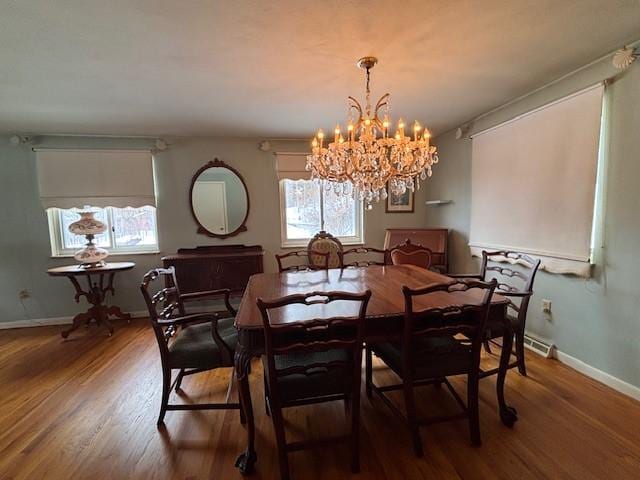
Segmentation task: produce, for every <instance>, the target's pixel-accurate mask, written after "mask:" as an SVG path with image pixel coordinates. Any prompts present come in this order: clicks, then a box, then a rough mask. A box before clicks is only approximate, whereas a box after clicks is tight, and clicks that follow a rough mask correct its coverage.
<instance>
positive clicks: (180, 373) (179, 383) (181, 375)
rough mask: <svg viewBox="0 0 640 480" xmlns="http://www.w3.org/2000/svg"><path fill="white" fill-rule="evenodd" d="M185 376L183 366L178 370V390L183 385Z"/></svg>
mask: <svg viewBox="0 0 640 480" xmlns="http://www.w3.org/2000/svg"><path fill="white" fill-rule="evenodd" d="M183 378H184V368H181V369H180V372H178V378H176V392H177V391H178V390H180V385H182V379H183Z"/></svg>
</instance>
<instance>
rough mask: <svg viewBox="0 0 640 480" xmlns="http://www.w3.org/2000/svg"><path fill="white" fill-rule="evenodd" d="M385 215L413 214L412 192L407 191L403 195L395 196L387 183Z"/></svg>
mask: <svg viewBox="0 0 640 480" xmlns="http://www.w3.org/2000/svg"><path fill="white" fill-rule="evenodd" d="M387 192H389V196H388V197H387V208H386V209H385V211H386V212H387V213H412V212H413V192H412V191H411V190H408V189H407V191H406V192H404V193H403V194H400V195H396V194H394V193H392V192H391V189H390V188H389V184H388V183H387Z"/></svg>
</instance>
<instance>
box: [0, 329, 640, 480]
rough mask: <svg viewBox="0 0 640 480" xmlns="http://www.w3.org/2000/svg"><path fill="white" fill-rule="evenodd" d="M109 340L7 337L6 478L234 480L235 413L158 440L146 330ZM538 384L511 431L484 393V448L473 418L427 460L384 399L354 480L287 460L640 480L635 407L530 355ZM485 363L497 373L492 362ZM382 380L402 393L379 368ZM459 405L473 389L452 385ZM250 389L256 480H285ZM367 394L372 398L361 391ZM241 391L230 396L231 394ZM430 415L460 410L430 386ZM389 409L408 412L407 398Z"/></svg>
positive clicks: (1, 355)
mask: <svg viewBox="0 0 640 480" xmlns="http://www.w3.org/2000/svg"><path fill="white" fill-rule="evenodd" d="M116 326H117V328H116V333H115V334H114V335H113V337H107V336H106V335H105V334H104V332H103V331H102V330H100V329H97V328H95V327H93V328H89V329H86V330H80V331H79V332H78V333H74V334H73V335H72V336H71V338H70V339H69V340H67V341H63V340H62V339H61V338H60V336H59V327H39V328H32V329H20V330H6V331H3V332H2V334H1V335H0V385H2V389H1V390H0V392H1V393H0V396H1V398H0V401H1V404H2V406H3V408H2V409H0V451H1V452H2V455H0V479H2V480H4V479H12V480H13V479H15V480H18V479H25V480H26V479H29V480H32V479H40V478H42V479H67V478H73V479H74V480H75V479H87V480H97V479H102V478H114V479H189V480H196V479H210V478H216V479H234V478H241V476H240V475H239V473H238V471H237V470H236V469H235V468H234V466H233V463H234V461H235V458H236V456H237V455H238V453H239V452H240V451H241V450H242V448H243V446H244V441H245V438H246V436H245V430H244V428H243V427H242V426H241V425H240V423H239V416H238V412H237V411H226V412H222V411H218V412H212V411H208V412H168V413H167V417H166V428H165V429H162V430H158V429H156V426H155V420H156V417H157V414H158V407H159V401H160V378H161V377H160V374H161V370H160V360H159V355H158V347H157V345H156V343H155V339H154V337H153V333H152V331H151V329H150V328H149V326H148V325H147V323H146V322H145V321H144V320H134V321H132V322H131V324H126V323H118V324H117V325H116ZM528 360H529V363H528V367H529V376H528V377H527V378H524V377H521V376H519V375H518V374H517V373H516V372H515V371H511V373H510V374H509V376H508V380H507V395H508V400H509V402H510V403H512V404H513V405H514V406H515V407H516V408H517V409H518V412H519V415H520V420H519V421H518V423H517V424H516V426H515V427H514V428H513V429H509V428H506V427H505V426H503V425H502V424H501V423H500V421H499V419H498V416H497V411H496V410H497V406H496V399H495V378H490V379H485V380H483V381H482V382H481V388H480V413H481V431H482V441H483V443H482V446H481V447H479V448H474V447H471V446H470V445H469V434H468V429H467V424H466V422H464V421H459V422H450V423H446V424H439V425H433V426H430V427H428V428H424V429H422V437H423V441H424V445H425V457H424V458H423V459H416V458H415V457H414V456H413V451H412V448H411V442H410V439H409V435H408V433H407V431H406V429H405V428H404V427H403V425H402V424H401V423H400V422H399V421H398V419H397V418H396V417H394V416H393V415H392V414H391V412H390V411H389V410H388V409H387V408H386V407H385V406H384V405H383V404H382V402H381V401H380V400H379V399H377V398H375V397H374V398H373V399H371V400H369V399H367V398H366V396H364V395H363V397H362V408H361V412H362V454H361V459H362V460H361V463H362V471H361V473H360V474H358V475H351V473H350V471H349V455H348V452H347V451H345V450H344V449H341V448H322V449H318V450H315V451H302V452H296V453H294V454H292V455H291V456H290V464H291V473H292V476H293V478H299V479H305V480H315V479H322V480H324V479H334V478H335V479H343V478H352V477H353V478H357V479H363V480H364V479H366V480H396V479H397V480H400V479H407V478H411V479H427V478H428V479H457V480H460V479H464V480H467V479H484V478H486V479H494V478H503V479H541V478H549V479H556V478H562V479H565V478H566V479H576V480H577V479H580V480H585V479H600V478H616V479H626V478H629V479H634V478H640V404H639V403H638V402H636V401H634V400H632V399H630V398H628V397H625V396H623V395H620V394H618V393H617V392H614V391H613V390H611V389H609V388H608V387H606V386H604V385H602V384H600V383H598V382H596V381H594V380H592V379H589V378H586V377H584V376H582V375H580V374H579V373H577V372H575V371H573V370H571V369H569V368H567V367H565V366H563V365H561V364H559V363H558V362H556V361H552V360H544V359H541V358H539V357H536V356H535V355H530V356H529V357H528ZM483 363H485V364H487V365H489V364H493V363H495V359H494V358H491V357H487V358H485V359H483ZM375 366H376V371H375V378H376V382H377V383H380V384H385V383H392V382H395V381H396V379H394V377H393V374H392V373H390V372H389V370H388V369H386V368H385V367H384V366H383V365H381V364H379V363H378V362H376V363H375ZM230 375H231V372H230V370H225V371H217V372H209V373H203V374H199V375H195V376H192V377H187V378H186V379H185V381H184V383H183V389H184V391H185V392H186V393H185V394H184V395H182V401H184V402H193V401H219V400H221V399H222V398H224V395H225V392H226V388H227V384H228V381H229V379H230ZM453 383H454V385H455V386H456V388H457V389H458V390H459V391H460V392H461V393H463V394H464V392H465V381H464V379H455V381H454V382H453ZM251 388H252V393H253V398H254V410H255V414H256V428H257V434H256V442H257V448H258V454H259V460H258V463H257V471H256V473H255V474H254V475H253V477H252V478H255V479H276V478H278V469H277V458H276V454H275V442H274V438H273V430H272V425H271V420H270V418H269V417H267V416H266V415H265V412H264V405H263V400H262V369H261V366H260V363H259V362H255V363H254V368H253V373H252V376H251ZM363 393H364V392H363ZM235 394H236V392H235V391H234V395H235ZM417 399H418V403H419V405H420V412H421V413H422V414H437V413H438V412H442V411H451V410H452V409H455V408H456V405H455V403H453V400H452V399H451V397H450V396H449V394H448V393H447V391H446V389H444V388H441V389H438V388H435V387H423V388H421V389H419V391H418V395H417ZM394 401H395V402H396V403H397V404H398V405H399V406H401V405H402V396H401V394H397V395H395V396H394ZM344 418H345V416H344V409H343V406H342V404H341V403H334V404H326V405H319V406H310V407H299V408H295V409H291V410H290V411H288V412H287V413H286V419H287V432H288V438H289V439H290V440H295V439H301V438H309V437H317V436H321V435H325V434H336V433H339V432H341V431H342V430H343V429H344V428H345V427H346V425H345V422H344V421H343V420H344Z"/></svg>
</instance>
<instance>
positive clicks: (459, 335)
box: [402, 280, 497, 374]
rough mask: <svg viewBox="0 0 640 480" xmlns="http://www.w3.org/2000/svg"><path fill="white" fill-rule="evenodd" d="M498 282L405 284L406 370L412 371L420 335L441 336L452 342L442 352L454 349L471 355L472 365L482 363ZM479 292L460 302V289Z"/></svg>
mask: <svg viewBox="0 0 640 480" xmlns="http://www.w3.org/2000/svg"><path fill="white" fill-rule="evenodd" d="M496 286H497V281H496V280H492V281H491V282H489V283H487V282H481V281H479V280H461V281H458V282H455V283H452V284H449V285H445V284H437V285H432V286H428V287H423V288H419V289H411V288H409V287H406V286H404V287H402V293H403V294H404V303H405V314H404V330H403V334H402V346H403V348H402V353H403V358H402V364H403V372H406V373H407V374H409V372H411V371H412V370H413V357H414V355H415V351H416V348H417V347H416V345H420V343H419V340H420V338H421V337H441V338H446V339H448V340H449V341H450V342H451V341H453V342H452V343H449V344H448V345H444V346H443V347H442V350H441V351H437V350H436V353H446V352H448V351H451V350H452V349H455V351H456V352H466V353H468V354H469V355H471V357H469V358H470V360H471V362H472V363H471V368H475V369H476V370H477V369H478V368H479V363H480V347H481V345H482V340H483V338H484V337H483V334H484V327H485V324H486V322H487V317H488V314H489V306H490V303H491V297H492V295H493V292H494V291H495V289H496ZM472 290H475V291H477V293H478V295H477V297H476V298H474V299H473V300H471V299H467V300H466V301H461V300H460V298H459V297H458V298H457V297H456V295H457V294H458V295H459V293H460V292H471V291H472Z"/></svg>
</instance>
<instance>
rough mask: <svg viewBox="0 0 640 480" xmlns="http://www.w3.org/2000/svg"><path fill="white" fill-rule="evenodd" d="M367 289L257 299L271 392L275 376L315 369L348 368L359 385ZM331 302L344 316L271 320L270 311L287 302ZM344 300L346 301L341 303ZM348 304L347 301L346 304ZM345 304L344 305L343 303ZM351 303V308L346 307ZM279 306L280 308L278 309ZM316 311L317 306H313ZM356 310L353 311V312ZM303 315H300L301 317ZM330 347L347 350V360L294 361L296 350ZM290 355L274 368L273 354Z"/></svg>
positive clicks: (324, 304) (309, 304)
mask: <svg viewBox="0 0 640 480" xmlns="http://www.w3.org/2000/svg"><path fill="white" fill-rule="evenodd" d="M370 298H371V291H369V290H367V291H365V292H362V293H349V292H318V291H316V292H310V293H305V294H294V295H288V296H286V297H282V298H279V299H276V300H271V301H264V300H262V299H261V298H259V299H258V300H257V303H258V309H259V310H260V313H261V314H262V323H263V325H264V340H265V354H266V357H267V369H268V372H267V376H268V381H269V382H272V383H270V390H271V392H276V391H277V385H276V379H277V378H278V377H284V376H287V375H295V374H309V373H313V371H317V369H327V370H331V369H336V368H351V369H353V373H354V385H353V386H352V387H354V388H355V387H356V384H357V388H358V389H359V385H360V371H361V360H362V342H363V335H364V319H365V315H366V311H367V305H368V303H369V299H370ZM333 302H342V303H341V304H338V305H335V307H336V311H338V312H339V311H342V312H348V313H349V314H348V315H344V316H328V317H327V316H325V317H322V318H310V319H308V320H303V321H297V322H288V323H284V322H283V323H275V324H274V323H272V315H274V314H275V315H278V313H280V314H282V313H283V312H282V310H281V309H286V308H287V307H290V306H300V307H303V308H307V307H308V308H312V307H314V306H316V305H321V306H322V308H320V309H319V310H321V311H324V310H325V308H330V307H329V305H330V304H332V303H333ZM344 302H347V304H345V303H344ZM348 304H350V305H348ZM347 305H348V306H347ZM349 307H351V308H349ZM278 310H280V312H278ZM316 311H317V310H316ZM355 312H357V314H355V315H353V313H355ZM303 318H304V317H303ZM333 349H344V350H346V351H347V352H348V353H349V361H348V362H345V361H326V362H325V361H322V360H321V359H319V360H318V361H317V363H314V364H313V365H306V366H302V365H296V364H295V354H296V353H309V352H326V351H328V350H333ZM277 355H278V356H280V355H285V356H287V355H290V356H291V357H289V358H291V362H287V363H290V365H289V366H287V367H286V368H283V369H277V368H276V364H275V357H276V356H277Z"/></svg>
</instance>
